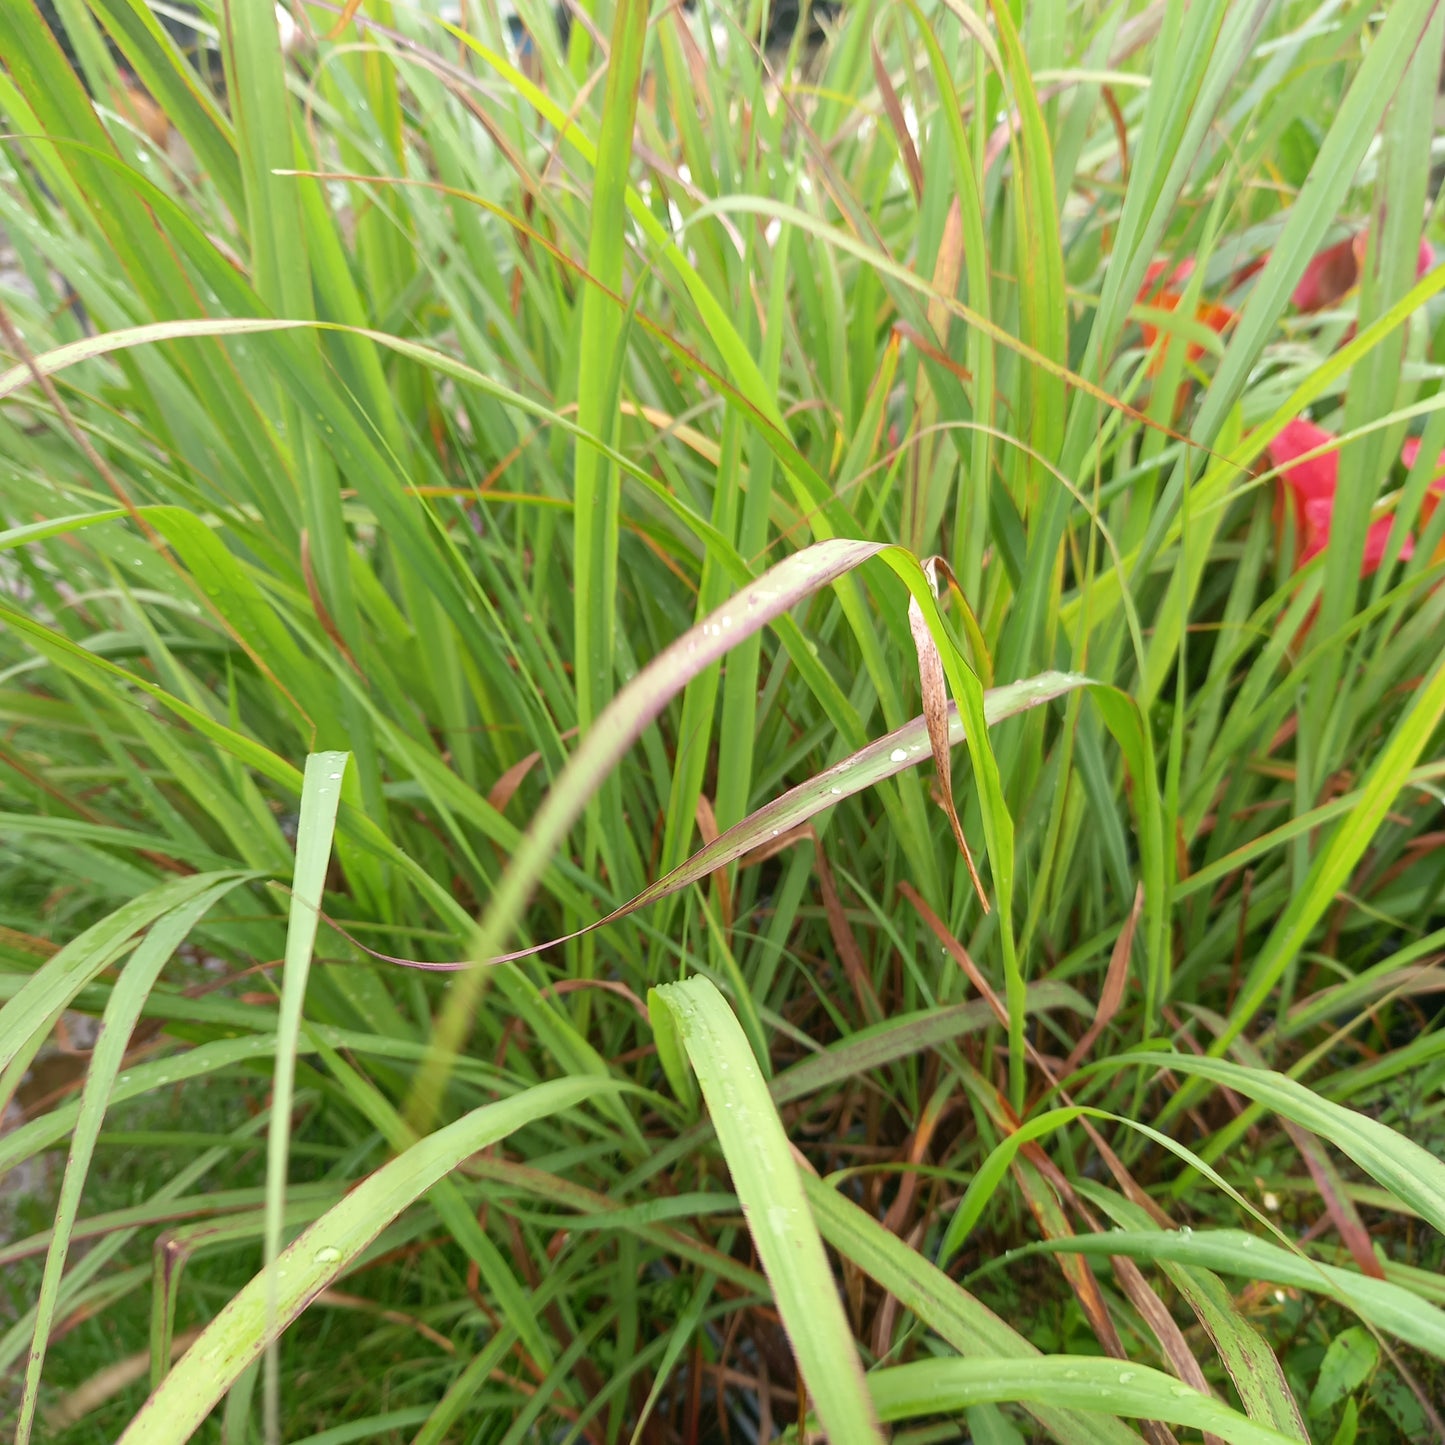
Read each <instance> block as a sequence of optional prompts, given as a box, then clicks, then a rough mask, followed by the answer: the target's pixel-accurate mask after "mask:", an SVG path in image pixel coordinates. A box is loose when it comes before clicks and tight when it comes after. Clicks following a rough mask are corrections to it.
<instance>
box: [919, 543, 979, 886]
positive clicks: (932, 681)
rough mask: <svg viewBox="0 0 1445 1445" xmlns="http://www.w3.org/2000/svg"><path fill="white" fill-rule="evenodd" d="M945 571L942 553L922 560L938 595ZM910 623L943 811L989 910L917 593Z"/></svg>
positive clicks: (938, 665) (942, 686) (944, 692)
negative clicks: (961, 816) (957, 797)
mask: <svg viewBox="0 0 1445 1445" xmlns="http://www.w3.org/2000/svg"><path fill="white" fill-rule="evenodd" d="M940 571H942V572H943V573H944V574H945V575H947V574H948V563H947V562H945V561H944V560H943V558H942V557H928V558H926V559H925V560H924V563H923V575H924V576H925V577H927V578H928V585H929V586H930V587H931V588H932V589H933V595H934V596H935V597H937V596H938V578H939V573H940ZM908 626H909V628H910V630H911V631H912V633H913V646H914V648H915V649H916V650H917V652H918V681H919V684H920V687H921V689H922V693H923V721H924V724H925V725H926V726H927V728H928V741H929V744H930V746H931V747H932V749H933V765H934V767H935V768H936V769H937V771H938V797H939V802H940V803H941V804H942V805H943V811H944V812H945V813H947V814H948V823H949V826H950V827H951V828H952V829H953V836H954V840H955V841H956V842H957V844H958V848H959V851H960V852H961V853H962V854H963V861H964V862H965V863H966V864H967V865H968V876H969V877H970V878H972V879H973V887H974V891H975V892H976V893H977V894H978V901H979V902H980V903H981V904H983V911H984V912H985V913H987V912H988V911H989V906H988V895H987V894H986V893H985V892H984V889H983V880H982V879H981V878H980V877H979V876H978V869H977V868H976V867H975V866H974V862H973V854H972V853H971V852H970V851H969V847H968V839H966V838H965V837H964V836H963V824H962V823H960V822H959V820H958V809H957V808H955V807H954V805H953V756H952V752H951V750H950V748H949V744H948V684H947V682H946V681H945V679H944V675H943V658H942V657H941V656H940V655H939V651H938V644H937V643H936V642H935V641H934V640H933V634H932V633H931V632H930V631H929V630H928V622H927V620H926V619H925V618H924V616H923V609H922V608H921V607H920V606H919V605H918V599H917V598H916V597H910V598H909V599H908Z"/></svg>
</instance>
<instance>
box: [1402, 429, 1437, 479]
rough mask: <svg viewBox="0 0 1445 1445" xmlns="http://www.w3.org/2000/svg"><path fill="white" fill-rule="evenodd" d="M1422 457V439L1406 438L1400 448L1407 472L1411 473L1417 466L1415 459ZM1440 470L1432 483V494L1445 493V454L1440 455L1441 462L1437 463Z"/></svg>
mask: <svg viewBox="0 0 1445 1445" xmlns="http://www.w3.org/2000/svg"><path fill="white" fill-rule="evenodd" d="M1419 455H1420V438H1419V437H1406V438H1405V444H1404V446H1402V447H1401V448H1400V460H1401V461H1402V462H1404V463H1405V470H1406V471H1409V469H1410V468H1411V467H1413V466H1414V465H1415V458H1416V457H1418V456H1419ZM1435 465H1436V466H1437V467H1439V468H1440V470H1439V471H1438V472H1437V473H1436V474H1435V476H1434V477H1433V478H1432V479H1431V482H1430V490H1431V491H1432V492H1445V452H1441V453H1440V458H1439V460H1438V461H1437V462H1436V463H1435Z"/></svg>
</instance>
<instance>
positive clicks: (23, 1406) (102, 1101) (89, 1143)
mask: <svg viewBox="0 0 1445 1445" xmlns="http://www.w3.org/2000/svg"><path fill="white" fill-rule="evenodd" d="M244 881H245V879H244V876H241V877H238V876H236V875H234V874H232V875H230V876H223V877H222V879H221V881H220V882H216V883H213V884H212V885H211V887H209V888H207V889H206V890H205V891H204V892H202V893H200V894H198V895H196V896H194V897H191V898H189V899H187V900H186V901H185V902H184V903H182V904H180V905H179V906H177V907H176V908H174V909H172V910H171V911H170V912H169V913H166V914H164V915H162V916H161V917H160V918H159V919H157V920H156V922H155V923H154V924H153V925H152V926H151V928H150V931H149V932H148V933H147V934H146V936H145V937H144V938H143V939H142V940H141V942H140V944H139V946H138V947H137V948H136V950H135V952H134V954H132V956H131V958H130V960H129V962H127V964H126V965H125V967H124V969H122V971H121V975H120V978H119V979H118V980H117V982H116V985H115V988H114V989H113V990H112V991H111V995H110V999H109V1001H108V1002H107V1004H106V1007H105V1013H104V1015H103V1017H102V1019H101V1025H100V1032H99V1034H98V1035H97V1037H96V1040H95V1046H94V1049H93V1050H92V1052H91V1057H90V1068H89V1069H88V1070H87V1072H86V1079H85V1087H84V1089H83V1090H82V1092H81V1096H80V1104H79V1112H78V1114H77V1117H76V1121H75V1129H74V1132H73V1133H72V1134H71V1137H70V1155H69V1158H68V1159H67V1160H66V1165H65V1178H64V1180H63V1181H62V1183H61V1186H60V1198H59V1200H58V1201H57V1202H56V1206H55V1225H54V1228H53V1229H52V1231H51V1235H50V1245H49V1249H48V1251H47V1253H46V1258H45V1272H44V1274H43V1275H42V1276H41V1280H40V1292H39V1295H38V1297H37V1299H36V1304H35V1334H34V1338H33V1340H32V1342H31V1346H30V1356H29V1359H28V1360H27V1362H26V1367H25V1389H24V1393H23V1395H22V1396H21V1400H20V1410H19V1417H18V1420H17V1422H16V1426H15V1442H16V1445H26V1442H27V1441H28V1440H29V1439H30V1432H31V1430H32V1429H33V1427H34V1423H35V1408H36V1404H37V1401H38V1398H39V1393H40V1376H41V1371H42V1370H43V1369H44V1366H45V1352H46V1346H47V1344H48V1343H49V1340H50V1330H51V1325H52V1324H53V1322H54V1319H55V1309H56V1304H57V1302H58V1300H59V1298H60V1284H61V1278H62V1276H63V1274H64V1272H65V1262H66V1258H67V1256H68V1255H69V1252H70V1243H71V1238H72V1236H73V1232H74V1228H75V1221H76V1217H77V1216H78V1214H79V1212H80V1199H81V1193H82V1191H83V1190H84V1188H85V1180H86V1176H87V1175H88V1174H89V1172H90V1163H91V1160H92V1158H93V1157H94V1154H95V1146H96V1141H97V1139H98V1138H99V1136H100V1130H101V1126H102V1124H103V1123H104V1122H105V1111H106V1106H107V1104H108V1103H109V1101H110V1094H111V1088H112V1086H113V1084H114V1083H115V1077H116V1075H117V1074H118V1073H119V1072H120V1067H121V1063H122V1061H123V1060H124V1058H125V1051H126V1048H127V1046H128V1045H129V1043H130V1036H131V1031H132V1030H133V1029H134V1027H135V1023H136V1020H137V1019H138V1018H139V1017H140V1011H141V1008H142V1007H143V1006H144V1004H145V1001H146V999H147V998H148V997H149V996H150V991H151V986H152V985H153V984H154V983H155V981H156V979H157V978H158V977H159V976H160V972H161V969H163V968H164V967H165V965H166V963H167V962H168V961H169V960H170V958H171V956H172V955H173V954H174V953H175V951H176V949H177V948H179V947H180V945H181V944H182V943H183V942H184V941H185V940H186V938H187V937H189V935H190V932H191V930H192V929H193V928H194V927H195V926H196V924H197V923H198V922H199V921H200V920H201V919H202V918H203V917H204V916H205V915H206V913H207V912H208V911H209V910H210V907H211V905H212V904H213V903H215V902H217V901H218V900H219V899H220V898H223V897H224V896H225V895H226V894H227V893H229V892H230V891H231V890H232V889H233V888H235V887H237V886H238V885H239V884H240V883H242V882H244Z"/></svg>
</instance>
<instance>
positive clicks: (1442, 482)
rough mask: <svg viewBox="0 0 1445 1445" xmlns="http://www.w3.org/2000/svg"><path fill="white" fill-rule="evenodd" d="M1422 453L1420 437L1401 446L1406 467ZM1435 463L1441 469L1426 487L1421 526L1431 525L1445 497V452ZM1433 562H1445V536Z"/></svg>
mask: <svg viewBox="0 0 1445 1445" xmlns="http://www.w3.org/2000/svg"><path fill="white" fill-rule="evenodd" d="M1419 455H1420V438H1419V437H1410V438H1408V439H1407V440H1406V442H1405V445H1404V446H1402V447H1401V448H1400V460H1401V461H1402V462H1404V464H1405V467H1406V469H1407V470H1408V469H1409V468H1410V467H1413V466H1414V465H1415V458H1416V457H1418V456H1419ZM1435 465H1436V466H1437V467H1438V468H1439V469H1440V470H1439V471H1437V472H1436V474H1435V475H1434V476H1433V477H1432V478H1431V479H1430V485H1429V487H1428V488H1427V489H1426V492H1425V496H1424V498H1423V499H1422V500H1421V502H1420V527H1421V530H1422V531H1423V530H1424V528H1426V527H1428V526H1429V525H1430V518H1431V517H1433V516H1434V515H1435V508H1436V507H1437V506H1439V504H1440V502H1441V500H1442V499H1445V453H1441V455H1440V457H1439V459H1438V460H1437V461H1436V463H1435ZM1430 560H1431V561H1432V562H1445V538H1442V539H1441V541H1440V545H1439V546H1438V547H1437V548H1436V549H1435V555H1434V556H1433V557H1432V558H1431V559H1430Z"/></svg>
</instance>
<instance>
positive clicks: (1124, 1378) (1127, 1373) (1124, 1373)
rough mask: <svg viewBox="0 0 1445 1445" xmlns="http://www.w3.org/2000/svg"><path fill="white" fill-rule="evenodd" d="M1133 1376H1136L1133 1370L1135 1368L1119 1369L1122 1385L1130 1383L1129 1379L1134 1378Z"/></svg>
mask: <svg viewBox="0 0 1445 1445" xmlns="http://www.w3.org/2000/svg"><path fill="white" fill-rule="evenodd" d="M1133 1378H1134V1372H1133V1370H1120V1371H1119V1383H1120V1384H1121V1385H1127V1384H1128V1383H1129V1381H1130V1380H1132V1379H1133Z"/></svg>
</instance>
